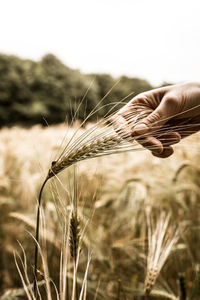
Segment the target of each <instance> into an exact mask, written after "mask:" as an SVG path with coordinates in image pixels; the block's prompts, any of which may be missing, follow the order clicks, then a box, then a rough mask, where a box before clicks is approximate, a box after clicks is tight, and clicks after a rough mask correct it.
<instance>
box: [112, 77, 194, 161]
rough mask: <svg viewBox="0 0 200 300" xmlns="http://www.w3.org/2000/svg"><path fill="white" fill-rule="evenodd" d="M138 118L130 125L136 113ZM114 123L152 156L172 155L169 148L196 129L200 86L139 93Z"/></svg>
mask: <svg viewBox="0 0 200 300" xmlns="http://www.w3.org/2000/svg"><path fill="white" fill-rule="evenodd" d="M137 111H138V112H139V114H140V115H141V114H143V117H142V119H140V120H139V121H138V122H133V119H134V118H133V117H132V116H133V115H135V113H136V112H137ZM116 117H117V118H116V120H117V121H116V124H118V126H120V128H123V130H126V128H127V127H129V128H130V126H131V135H132V137H134V138H135V139H136V140H137V141H138V142H139V143H140V144H141V145H142V146H143V147H145V148H147V149H149V150H150V151H151V152H152V154H153V155H154V156H157V157H161V158H165V157H168V156H170V155H172V154H173V148H172V145H174V144H176V143H178V142H179V141H180V140H181V139H182V138H184V137H187V136H189V135H191V134H193V133H195V132H197V131H199V130H200V83H184V84H177V85H172V86H167V87H162V88H158V89H154V90H151V91H148V92H144V93H141V94H139V95H137V96H136V97H134V98H133V99H132V100H131V101H129V102H128V103H127V104H126V105H125V106H124V107H123V108H122V109H120V110H119V112H118V113H117V114H116Z"/></svg>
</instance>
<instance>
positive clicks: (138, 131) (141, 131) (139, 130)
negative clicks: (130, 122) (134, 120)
mask: <svg viewBox="0 0 200 300" xmlns="http://www.w3.org/2000/svg"><path fill="white" fill-rule="evenodd" d="M147 131H148V127H147V125H145V124H138V125H136V126H135V127H134V128H133V134H144V133H146V132H147Z"/></svg>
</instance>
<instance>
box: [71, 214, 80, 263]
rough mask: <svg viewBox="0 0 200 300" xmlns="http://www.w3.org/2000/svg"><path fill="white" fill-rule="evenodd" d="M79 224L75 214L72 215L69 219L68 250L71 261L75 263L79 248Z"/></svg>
mask: <svg viewBox="0 0 200 300" xmlns="http://www.w3.org/2000/svg"><path fill="white" fill-rule="evenodd" d="M79 224H80V222H79V219H78V217H77V215H76V214H74V213H72V215H71V219H70V237H69V248H70V254H71V256H72V257H73V259H74V260H75V261H76V259H77V252H78V247H79V240H80V226H79Z"/></svg>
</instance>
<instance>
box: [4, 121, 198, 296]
mask: <svg viewBox="0 0 200 300" xmlns="http://www.w3.org/2000/svg"><path fill="white" fill-rule="evenodd" d="M77 126H78V124H77V125H75V126H73V127H67V126H66V125H59V126H50V127H47V128H42V127H40V126H34V127H32V128H30V129H24V128H19V127H14V128H10V129H7V128H4V129H2V130H1V131H0V200H1V201H0V209H1V218H0V220H1V221H0V222H1V227H0V241H1V247H0V254H1V261H0V274H1V276H0V292H1V294H0V295H1V297H0V299H4V300H5V299H7V300H8V299H29V298H28V296H27V293H26V292H25V291H24V289H23V285H22V280H21V278H20V276H19V272H18V271H19V270H18V271H17V266H16V262H15V259H14V256H15V258H16V261H17V265H18V266H19V268H20V272H22V274H23V278H25V277H26V275H25V274H24V270H23V267H22V265H21V263H20V257H22V260H23V251H24V253H25V256H26V260H27V270H26V272H25V273H26V274H27V275H28V277H29V279H30V284H32V283H33V265H34V259H33V256H34V245H35V242H34V239H33V237H32V235H34V232H35V222H36V206H37V197H38V192H39V189H40V186H41V182H42V181H43V180H44V178H45V176H46V174H47V172H48V169H49V167H50V165H51V162H52V161H53V160H54V159H55V157H56V156H57V154H58V153H59V151H60V149H61V148H60V144H61V142H62V139H63V137H64V136H66V139H69V138H70V136H72V134H73V132H74V131H75V130H76V129H77ZM88 126H89V125H88ZM84 130H86V129H85V128H83V129H81V131H82V132H84ZM199 145H200V137H199V136H198V135H194V136H192V137H190V138H187V139H185V140H184V141H182V142H181V143H180V144H178V145H176V146H175V154H174V155H173V156H172V157H170V158H167V159H164V160H162V159H159V158H156V157H153V156H152V155H151V154H150V153H149V152H148V151H147V150H142V151H133V152H129V153H122V154H113V155H110V156H106V157H97V158H93V159H90V160H86V161H81V162H78V163H77V164H76V167H73V166H71V167H70V168H68V169H67V170H64V171H63V172H62V173H61V174H60V175H58V177H56V178H52V179H51V180H50V181H49V183H48V184H47V185H46V187H45V190H44V194H43V205H42V207H43V210H42V230H41V238H40V246H41V251H42V253H43V258H44V259H41V258H40V260H39V264H38V285H39V290H40V293H41V297H42V299H63V300H64V298H62V297H61V294H62V293H63V295H64V292H63V289H66V291H65V299H67V300H68V299H183V300H184V299H199V297H200V269H199V266H200V265H199V264H200V256H199V249H198V245H199V242H200V233H199V225H200V216H199V201H200V167H199V162H200V153H199ZM74 182H75V183H76V187H77V188H76V202H77V203H76V205H77V215H78V219H77V220H78V221H77V222H78V227H79V229H78V231H76V230H75V229H76V228H77V223H76V222H75V223H72V222H71V229H70V233H69V235H70V234H71V236H70V238H71V239H72V240H71V246H70V247H71V248H72V249H74V248H73V247H76V245H75V246H74V244H72V242H73V241H74V239H75V237H74V235H76V238H77V237H78V236H79V237H78V239H77V240H76V242H77V243H78V242H79V239H80V241H81V242H80V243H79V244H80V245H78V246H77V249H79V248H80V249H79V250H80V251H79V252H78V253H79V254H78V255H79V261H78V266H77V273H76V291H75V290H74V289H75V287H74V286H73V283H74V279H73V276H74V271H73V268H74V266H73V262H74V259H73V250H72V251H71V253H70V251H69V252H66V253H67V254H66V253H65V248H63V245H65V243H66V242H68V243H69V244H70V238H69V240H66V236H67V230H68V227H69V226H67V225H68V223H67V222H68V220H70V207H71V204H72V203H73V201H74V200H73V199H74V197H75V196H74ZM74 224H75V225H74ZM74 226H75V229H74ZM74 232H75V233H74ZM63 241H64V242H63ZM63 249H64V250H63ZM61 253H62V255H63V256H62V255H61ZM63 253H65V254H66V255H65V256H66V259H67V261H68V263H67V271H66V274H64V269H63V268H61V267H60V265H61V261H63V260H64V257H65V256H64V254H63ZM76 255H77V254H76ZM61 256H62V259H61ZM47 266H48V272H47V271H46V269H47ZM47 274H48V276H47ZM61 275H62V276H61ZM86 275H87V276H86ZM61 277H62V278H61ZM86 277H87V280H86ZM63 278H64V279H63ZM66 278H67V279H66ZM65 281H66V283H64V282H65ZM47 282H50V284H49V285H48V284H47ZM52 282H54V284H55V286H56V288H54V284H53V283H52ZM30 289H31V288H30ZM56 289H57V290H58V291H60V295H59V297H60V298H58V295H57V294H56ZM73 290H74V295H73ZM50 294H51V297H50ZM58 294H59V293H58ZM30 299H33V298H30Z"/></svg>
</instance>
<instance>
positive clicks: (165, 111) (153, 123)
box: [132, 96, 178, 136]
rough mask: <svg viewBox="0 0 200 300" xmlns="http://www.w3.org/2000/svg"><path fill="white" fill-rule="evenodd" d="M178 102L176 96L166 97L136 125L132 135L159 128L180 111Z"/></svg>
mask: <svg viewBox="0 0 200 300" xmlns="http://www.w3.org/2000/svg"><path fill="white" fill-rule="evenodd" d="M177 103H178V101H177V99H176V98H174V97H169V96H166V97H164V98H163V99H162V101H161V102H160V104H159V105H158V106H157V108H156V109H155V110H154V111H153V112H152V113H150V114H149V115H148V116H147V117H146V118H144V119H143V120H141V121H140V122H138V123H137V124H136V126H134V128H133V132H132V135H133V136H137V135H143V134H146V133H153V132H155V131H157V130H159V129H160V128H161V127H162V126H163V125H164V124H165V123H166V122H167V121H169V120H170V118H172V117H173V116H174V115H175V114H176V113H177V112H178V106H177Z"/></svg>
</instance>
